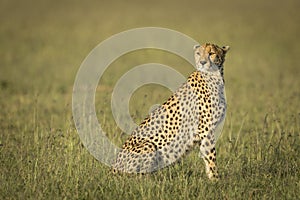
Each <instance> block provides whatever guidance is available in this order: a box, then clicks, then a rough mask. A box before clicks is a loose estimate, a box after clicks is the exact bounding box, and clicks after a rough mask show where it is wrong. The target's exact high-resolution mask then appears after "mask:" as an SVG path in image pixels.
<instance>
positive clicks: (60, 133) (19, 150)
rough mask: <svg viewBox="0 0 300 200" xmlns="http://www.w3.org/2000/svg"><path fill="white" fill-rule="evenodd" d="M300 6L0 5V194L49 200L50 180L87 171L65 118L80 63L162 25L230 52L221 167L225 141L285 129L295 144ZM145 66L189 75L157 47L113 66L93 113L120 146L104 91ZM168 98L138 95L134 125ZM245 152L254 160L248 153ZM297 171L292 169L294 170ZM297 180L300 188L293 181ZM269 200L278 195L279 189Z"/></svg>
mask: <svg viewBox="0 0 300 200" xmlns="http://www.w3.org/2000/svg"><path fill="white" fill-rule="evenodd" d="M299 7H300V2H299V1H298V0H286V1H278V0H265V1H261V0H252V1H240V0H228V1H221V0H215V1H202V0H197V1H196V0H191V1H177V0H175V1H161V0H154V1H138V0H129V1H114V0H110V1H96V0H89V1H80V0H60V1H56V0H51V1H50V0H41V1H38V0H27V1H17V0H1V1H0V24H1V25H0V58H1V59H0V94H1V96H0V97H1V99H0V128H1V133H0V161H1V162H0V175H1V177H0V179H1V180H2V181H3V180H4V181H3V182H2V184H3V186H1V189H0V190H2V191H1V192H2V194H6V195H8V194H12V193H15V195H16V196H18V195H21V192H19V193H18V192H16V191H22V192H24V191H26V192H25V193H26V194H27V195H28V196H31V195H35V196H39V197H42V196H43V193H42V192H41V191H48V195H50V196H51V195H52V194H53V193H54V191H56V190H55V188H56V187H55V186H54V185H52V182H55V181H56V182H59V183H58V185H59V186H60V187H61V188H62V189H61V190H60V191H67V189H66V185H67V186H72V187H73V186H74V185H73V184H75V182H74V183H73V182H72V181H74V180H73V179H71V178H70V177H72V176H74V174H75V176H77V177H78V176H79V175H80V173H81V172H80V171H82V170H84V169H87V168H88V169H90V170H91V169H94V168H93V167H94V164H87V163H91V162H93V161H91V160H89V159H92V158H89V156H90V155H89V154H88V153H87V152H86V151H85V150H83V148H82V147H81V149H80V150H78V146H80V141H79V138H78V136H77V134H76V130H75V127H74V124H73V120H72V111H71V109H72V108H71V102H72V87H73V83H74V80H75V76H76V72H77V70H78V69H79V67H80V64H81V63H82V62H83V60H84V59H85V57H86V56H87V55H88V53H89V52H90V51H91V50H92V49H93V48H94V47H95V46H96V45H98V44H99V43H100V42H101V41H103V40H105V39H107V38H109V37H110V36H112V35H114V34H117V33H119V32H122V31H126V30H128V29H132V28H138V27H148V26H153V27H164V28H169V29H173V30H176V31H179V32H182V33H184V34H186V35H188V36H190V37H192V38H194V39H195V40H197V41H198V42H199V43H200V44H201V43H205V42H212V43H216V44H218V45H220V46H222V45H229V46H230V47H231V50H230V51H229V52H228V55H227V60H226V62H225V80H226V92H227V100H228V115H227V120H226V123H225V127H224V135H223V136H222V137H221V139H220V140H221V141H222V140H223V142H221V141H220V144H219V148H220V156H221V162H222V158H223V159H225V160H226V159H227V158H228V157H229V155H228V151H229V150H228V143H226V142H228V141H230V142H233V143H234V142H236V143H235V144H236V145H237V144H240V146H239V148H241V149H243V148H245V147H246V146H247V145H248V146H249V147H250V149H251V148H253V147H254V146H253V143H251V142H249V143H248V142H247V140H246V139H245V141H244V142H241V143H238V138H243V137H245V138H247V137H249V141H254V140H255V141H259V140H260V139H257V138H259V137H260V136H258V135H259V134H260V133H262V132H268V133H270V134H275V133H278V132H281V133H282V132H285V133H290V134H291V135H292V138H294V137H296V138H298V137H299V124H300V123H299V122H300V103H299V102H300V101H299V100H300V91H299V86H300V78H299V77H300V68H299V61H298V55H299V54H300V48H299V45H300V44H299V35H300V25H299V24H300V14H299ZM191 48H192V47H191ZM147 62H158V63H162V64H166V65H169V66H171V67H174V69H176V70H178V71H180V72H181V73H182V74H184V75H185V76H186V77H187V76H188V75H189V73H191V72H192V71H193V70H194V69H193V67H192V66H191V65H189V64H188V63H187V62H186V61H184V60H182V59H181V58H179V57H177V56H175V55H173V54H170V53H168V52H163V51H158V50H141V51H136V52H132V53H129V54H126V55H124V56H122V57H120V58H119V59H117V60H116V61H115V62H114V63H112V65H111V66H110V67H109V69H108V70H107V71H106V72H105V74H104V76H103V77H102V79H101V80H100V83H99V85H101V87H100V86H99V88H98V89H97V94H96V109H97V114H98V116H99V121H100V122H101V123H102V124H104V129H105V130H106V131H107V132H109V133H110V137H111V138H112V139H114V140H115V142H116V143H118V144H121V143H122V141H123V139H120V133H119V129H118V128H117V127H116V125H115V123H114V121H113V118H112V116H111V110H110V95H111V92H112V90H113V87H114V84H115V83H116V81H117V80H118V79H119V78H120V77H121V76H122V74H124V73H125V72H126V71H128V70H129V69H131V68H132V67H134V66H136V65H139V64H143V63H147ZM149 94H151V95H149ZM170 94H171V93H170V91H168V90H167V89H166V88H163V87H160V86H151V85H150V86H145V87H143V88H140V89H139V90H138V91H137V92H136V93H135V95H134V96H133V97H132V102H131V105H130V111H131V114H132V117H133V118H134V119H135V120H136V122H137V123H138V122H140V121H141V120H142V119H143V118H144V117H145V116H146V115H147V113H148V110H149V108H150V107H151V106H152V105H153V104H155V103H162V102H163V101H164V100H165V99H166V98H167V97H168V96H169V95H170ZM237 133H241V134H242V135H238V134H237ZM251 134H254V135H255V139H254V140H253V138H252V137H251ZM249 135H250V136H249ZM222 138H223V139H222ZM274 138H275V139H276V138H277V139H278V140H277V139H276V141H279V139H280V138H281V135H279V136H276V137H273V135H271V136H269V135H268V137H267V139H266V141H267V142H269V143H274V142H275V139H274ZM273 139H274V141H273ZM293 141H294V140H293ZM297 141H299V139H298V140H297ZM269 143H268V144H269ZM246 144H247V145H246ZM255 144H256V145H261V146H259V148H262V147H263V146H264V145H266V143H255ZM283 144H285V145H286V146H285V150H286V151H287V152H289V153H290V151H288V150H291V149H292V150H291V151H292V152H294V154H292V153H291V154H290V156H291V157H289V156H287V157H286V158H285V159H286V160H293V159H294V163H296V164H297V165H298V166H299V158H296V156H294V157H293V155H297V154H298V153H299V144H298V146H297V145H296V146H295V144H294V143H293V145H292V146H291V145H290V144H291V143H290V142H289V141H286V143H283ZM251 145H252V146H251ZM255 148H256V150H257V146H255ZM259 148H258V149H259ZM237 149H238V148H236V147H235V149H234V150H237ZM247 149H248V147H247ZM78 151H80V152H78ZM241 152H242V151H241ZM241 154H242V153H241ZM249 154H250V155H255V156H256V155H258V154H257V152H252V151H251V152H249ZM74 155H75V157H74ZM76 155H81V157H84V156H85V158H86V159H87V161H86V160H85V168H83V169H81V170H80V171H76V170H75V171H73V170H74V169H73V168H72V167H74V166H73V165H72V164H70V163H72V162H74V161H72V160H76V158H79V156H78V157H76ZM242 155H243V154H242ZM272 155H273V154H272ZM298 155H299V154H298ZM222 156H223V157H222ZM226 156H227V157H226ZM46 158H47V159H46ZM259 158H260V159H261V156H260V157H259ZM259 158H258V160H256V161H257V162H258V161H260V160H259ZM79 160H80V159H79ZM246 160H247V159H246ZM82 162H83V161H82ZM224 162H225V161H224ZM283 163H284V162H283ZM227 164H228V163H227ZM74 165H75V164H74ZM297 165H293V167H295V166H297ZM66 166H68V167H66ZM70 166H71V167H70ZM100 166H101V164H99V165H98V166H97V168H99V167H100ZM227 166H228V165H227ZM247 166H248V165H247ZM100 168H101V167H100ZM298 168H299V167H298ZM293 169H294V168H293ZM58 170H61V172H59V171H58ZM106 172H107V171H105V173H106ZM258 173H259V172H258ZM297 173H298V174H299V170H298V171H293V174H297ZM45 174H48V176H46V175H45ZM49 174H52V175H49ZM66 177H69V178H66ZM99 179H100V178H99ZM99 179H97V182H98V184H100V183H99V182H100V181H99ZM63 180H68V181H70V182H68V183H66V182H64V181H63ZM289 180H290V179H289ZM37 181H39V184H37ZM278 181H279V180H278ZM296 181H298V183H299V178H298V179H296ZM11 185H15V186H14V187H11ZM47 185H48V186H49V185H50V186H49V187H46V186H47ZM77 186H78V185H77ZM246 187H248V186H245V188H246ZM46 188H48V189H46ZM84 188H85V187H82V188H81V189H84ZM37 191H39V192H37ZM76 191H77V192H78V191H81V190H80V187H79V186H78V187H77V189H76ZM136 191H137V192H138V191H140V190H138V189H136ZM294 191H296V189H295V190H294ZM294 191H293V192H292V193H291V194H294ZM59 194H62V192H60V193H59ZM273 194H274V196H276V192H275V193H273ZM64 195H66V196H68V193H64ZM69 197H73V193H71V194H69ZM85 197H86V196H85ZM142 197H143V196H142ZM229 197H230V195H229ZM231 197H232V196H231Z"/></svg>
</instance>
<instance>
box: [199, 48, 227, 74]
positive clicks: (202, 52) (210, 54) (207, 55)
mask: <svg viewBox="0 0 300 200" xmlns="http://www.w3.org/2000/svg"><path fill="white" fill-rule="evenodd" d="M194 50H195V61H196V67H197V70H199V71H205V72H216V71H220V73H221V74H222V75H223V63H224V61H225V55H226V53H227V51H228V50H229V46H224V47H222V48H221V47H219V46H217V45H215V44H210V43H205V44H203V45H201V46H200V45H196V46H194Z"/></svg>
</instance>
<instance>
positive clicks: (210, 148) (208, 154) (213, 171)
mask: <svg viewBox="0 0 300 200" xmlns="http://www.w3.org/2000/svg"><path fill="white" fill-rule="evenodd" d="M200 145H201V146H200V154H201V157H202V158H203V160H204V162H205V167H206V174H207V176H208V178H209V179H211V180H218V178H219V176H218V170H217V164H216V149H215V139H214V136H213V134H208V135H207V136H206V137H204V138H203V139H202V141H201V143H200Z"/></svg>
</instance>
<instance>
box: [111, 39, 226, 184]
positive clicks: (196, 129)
mask: <svg viewBox="0 0 300 200" xmlns="http://www.w3.org/2000/svg"><path fill="white" fill-rule="evenodd" d="M228 50H229V46H224V47H219V46H217V45H214V44H210V43H205V44H203V45H201V46H200V45H196V46H195V47H194V57H195V62H196V71H194V72H193V73H192V74H191V75H190V76H189V77H188V79H187V81H186V82H185V83H183V84H182V86H181V87H179V88H178V89H177V90H176V91H175V92H174V94H173V95H172V96H171V97H170V98H169V99H168V100H167V101H166V102H165V103H163V104H162V105H161V106H159V107H158V108H156V109H155V110H153V111H152V112H151V113H150V114H149V116H148V117H147V118H146V119H144V121H143V122H142V123H141V124H140V125H139V126H138V127H137V128H136V129H135V130H134V131H133V133H132V135H131V136H130V137H129V138H128V139H127V140H126V142H125V143H124V145H123V146H122V149H121V150H120V152H118V154H117V158H116V161H115V163H114V164H113V166H112V168H113V171H114V172H127V173H143V174H144V173H149V172H153V171H156V170H158V169H160V168H163V167H165V166H167V165H170V164H172V163H174V162H175V161H177V160H178V159H180V158H181V157H183V156H184V155H185V154H186V153H187V152H189V151H190V150H191V149H192V147H195V146H196V147H197V146H198V147H199V148H200V157H202V158H203V160H204V162H205V166H206V173H207V175H208V178H209V179H213V180H216V179H218V171H217V166H216V150H215V143H216V137H217V134H219V133H218V132H221V129H222V126H223V124H224V120H225V113H226V99H225V86H224V71H223V64H224V61H225V55H226V53H227V51H228Z"/></svg>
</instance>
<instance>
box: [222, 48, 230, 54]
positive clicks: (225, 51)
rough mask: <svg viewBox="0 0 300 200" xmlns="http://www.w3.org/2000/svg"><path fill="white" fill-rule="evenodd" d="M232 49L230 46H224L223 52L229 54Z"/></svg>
mask: <svg viewBox="0 0 300 200" xmlns="http://www.w3.org/2000/svg"><path fill="white" fill-rule="evenodd" d="M229 49H230V47H229V46H223V47H222V50H223V51H224V53H227V51H229Z"/></svg>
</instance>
